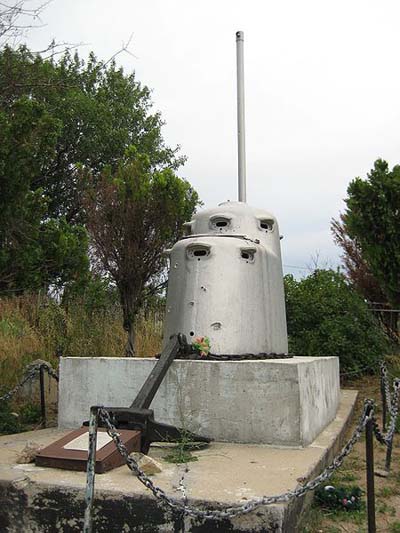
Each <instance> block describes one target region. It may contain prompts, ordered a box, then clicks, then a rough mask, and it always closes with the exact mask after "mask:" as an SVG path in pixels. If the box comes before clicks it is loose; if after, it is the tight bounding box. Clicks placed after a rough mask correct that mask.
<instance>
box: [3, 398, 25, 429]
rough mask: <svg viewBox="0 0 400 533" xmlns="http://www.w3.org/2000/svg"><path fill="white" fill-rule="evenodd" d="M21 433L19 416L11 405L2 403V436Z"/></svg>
mask: <svg viewBox="0 0 400 533" xmlns="http://www.w3.org/2000/svg"><path fill="white" fill-rule="evenodd" d="M19 431H21V423H20V420H19V415H18V414H17V413H14V412H12V411H11V408H10V404H9V403H8V402H5V401H0V435H2V434H6V435H8V434H12V433H18V432H19Z"/></svg>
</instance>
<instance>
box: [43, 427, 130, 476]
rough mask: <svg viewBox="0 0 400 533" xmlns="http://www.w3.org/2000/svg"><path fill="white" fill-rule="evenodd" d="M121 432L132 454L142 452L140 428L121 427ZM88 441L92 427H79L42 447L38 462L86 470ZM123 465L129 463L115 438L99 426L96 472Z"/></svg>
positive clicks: (51, 465) (69, 468)
mask: <svg viewBox="0 0 400 533" xmlns="http://www.w3.org/2000/svg"><path fill="white" fill-rule="evenodd" d="M119 434H120V436H121V440H122V442H123V443H124V445H125V446H126V448H127V450H128V452H129V453H131V452H134V451H135V452H138V451H140V441H141V433H140V431H136V430H135V431H132V430H128V429H121V430H119ZM88 444H89V428H87V427H82V428H80V429H75V430H74V431H71V432H70V433H68V434H67V435H65V437H62V438H61V439H59V440H57V441H56V442H53V444H50V445H49V446H47V447H46V448H44V449H43V450H40V451H39V452H38V453H37V454H36V460H35V462H36V465H37V466H48V467H52V468H63V469H65V470H81V471H86V465H87V458H88ZM123 464H125V460H124V458H123V457H122V456H121V454H120V453H119V451H118V450H117V447H116V446H115V444H114V442H113V440H112V439H111V437H110V436H109V435H108V434H107V432H106V430H105V429H102V428H99V430H98V432H97V445H96V473H97V474H103V473H104V472H107V471H108V470H112V469H113V468H117V467H118V466H121V465H123Z"/></svg>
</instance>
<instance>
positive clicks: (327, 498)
mask: <svg viewBox="0 0 400 533" xmlns="http://www.w3.org/2000/svg"><path fill="white" fill-rule="evenodd" d="M361 495H362V491H361V489H360V487H357V486H353V487H345V486H338V487H333V486H332V485H325V486H322V487H318V489H317V490H316V491H315V499H316V501H317V502H318V503H319V504H320V505H321V506H322V507H324V508H325V509H342V510H345V511H359V510H360V509H361Z"/></svg>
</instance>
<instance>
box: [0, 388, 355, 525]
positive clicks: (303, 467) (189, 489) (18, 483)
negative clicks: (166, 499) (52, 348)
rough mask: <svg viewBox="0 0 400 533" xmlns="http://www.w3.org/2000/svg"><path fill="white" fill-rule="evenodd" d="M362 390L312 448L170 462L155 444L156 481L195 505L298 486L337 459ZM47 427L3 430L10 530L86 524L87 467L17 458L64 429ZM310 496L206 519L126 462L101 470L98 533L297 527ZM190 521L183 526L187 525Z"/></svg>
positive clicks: (1, 490)
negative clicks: (182, 511) (176, 509)
mask: <svg viewBox="0 0 400 533" xmlns="http://www.w3.org/2000/svg"><path fill="white" fill-rule="evenodd" d="M356 396H357V393H356V392H355V391H342V393H341V401H340V406H339V410H338V412H337V415H336V418H335V419H334V421H333V422H331V423H330V424H329V425H328V427H327V428H326V429H325V430H324V431H323V432H322V433H321V434H320V435H319V436H318V438H317V439H316V440H314V442H313V443H312V444H311V445H310V446H307V447H306V448H301V449H290V448H283V449H278V448H272V447H268V446H265V445H244V444H232V443H218V442H214V443H212V444H211V445H210V447H209V448H208V449H206V450H203V451H199V452H196V455H197V457H198V461H196V462H190V463H188V464H187V465H175V464H171V463H167V462H165V461H164V460H163V459H162V457H163V456H164V455H165V449H164V450H163V449H162V448H159V447H152V448H151V450H150V455H151V456H153V457H155V458H156V459H157V460H158V461H159V462H161V464H162V468H163V470H162V472H161V473H159V474H156V475H154V476H153V478H152V479H153V481H154V483H155V484H156V485H159V486H160V487H162V488H163V489H164V490H165V491H166V493H167V494H168V495H170V496H172V497H174V498H182V497H183V495H182V493H181V491H180V490H179V482H180V480H181V479H182V477H183V484H184V486H185V489H186V495H187V498H188V503H189V505H196V506H201V507H202V508H218V507H220V506H225V505H226V504H233V505H235V504H242V503H244V502H245V501H246V500H249V499H251V498H254V497H260V496H263V495H272V494H280V493H284V492H286V491H288V490H293V489H294V488H296V486H298V485H299V482H304V480H308V479H311V478H312V477H314V476H315V475H317V474H319V473H320V471H321V470H322V469H323V468H324V467H325V466H326V465H327V464H329V463H330V461H331V459H332V457H333V456H334V454H335V453H336V452H337V450H338V448H339V447H340V445H341V441H342V440H343V434H344V431H345V429H346V427H347V424H348V422H349V420H350V417H351V414H352V411H353V408H354V404H355V400H356ZM65 433H66V431H65V430H59V429H48V430H41V431H36V432H29V433H22V434H18V435H8V436H3V437H0V531H1V532H7V533H22V532H23V533H31V532H34V533H53V532H62V533H75V532H80V531H82V525H83V514H84V492H85V474H84V473H82V472H67V471H63V470H55V469H52V468H40V467H36V466H35V465H33V464H27V465H18V464H16V457H17V454H18V453H19V452H20V451H21V450H22V449H23V447H24V446H25V444H26V443H27V441H35V442H37V443H40V444H44V445H47V444H49V443H51V442H53V441H54V440H56V439H57V438H59V437H61V436H62V435H65ZM309 501H310V497H303V498H299V499H297V500H294V501H290V502H288V503H286V504H281V505H271V506H265V507H259V508H258V509H257V510H256V511H254V512H253V513H250V514H248V515H244V516H240V517H237V518H234V519H231V520H228V519H226V520H222V521H210V520H208V521H204V522H199V521H195V520H192V519H190V518H185V524H184V528H183V524H182V518H181V517H179V516H176V515H174V514H172V513H171V512H170V511H166V510H164V509H163V508H162V507H160V505H159V503H158V502H157V501H156V500H155V498H154V497H153V495H152V494H151V493H150V492H149V491H148V490H147V489H146V488H145V487H144V486H143V485H142V484H141V483H140V482H139V481H138V480H137V479H136V478H135V477H134V476H133V475H132V473H131V472H130V471H129V470H128V468H127V467H126V466H122V467H120V468H118V469H116V470H114V471H112V472H109V473H106V474H102V475H97V476H96V501H95V524H94V531H96V533H121V532H126V533H129V532H142V533H143V532H144V533H155V532H179V531H185V532H196V533H212V532H214V531H215V532H219V533H221V532H230V533H239V532H240V533H242V532H246V533H250V532H251V533H266V532H275V533H296V532H297V531H298V523H299V519H300V517H301V514H302V512H303V510H304V508H305V507H306V505H307V502H309ZM182 528H183V529H182Z"/></svg>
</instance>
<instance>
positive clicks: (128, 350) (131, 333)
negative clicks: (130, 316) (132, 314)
mask: <svg viewBox="0 0 400 533" xmlns="http://www.w3.org/2000/svg"><path fill="white" fill-rule="evenodd" d="M126 332H127V334H128V339H127V341H126V346H125V356H126V357H135V340H136V333H135V324H134V322H133V321H131V322H129V324H127V328H126Z"/></svg>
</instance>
